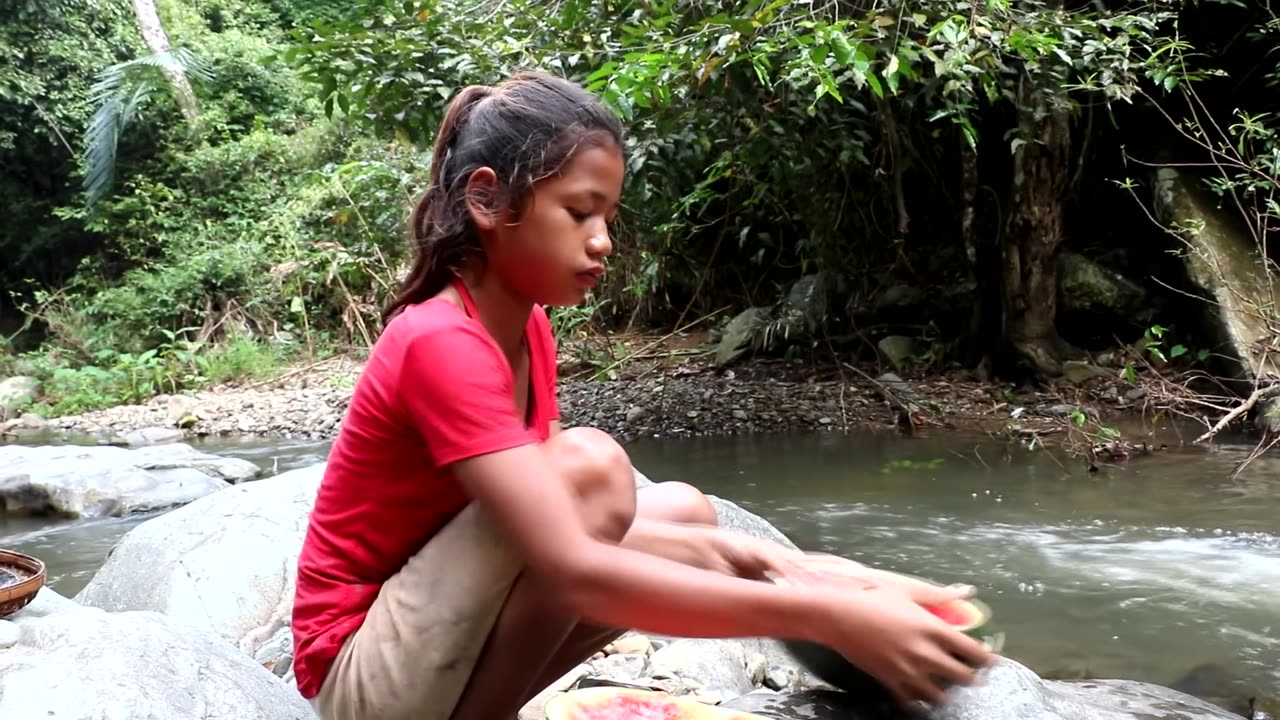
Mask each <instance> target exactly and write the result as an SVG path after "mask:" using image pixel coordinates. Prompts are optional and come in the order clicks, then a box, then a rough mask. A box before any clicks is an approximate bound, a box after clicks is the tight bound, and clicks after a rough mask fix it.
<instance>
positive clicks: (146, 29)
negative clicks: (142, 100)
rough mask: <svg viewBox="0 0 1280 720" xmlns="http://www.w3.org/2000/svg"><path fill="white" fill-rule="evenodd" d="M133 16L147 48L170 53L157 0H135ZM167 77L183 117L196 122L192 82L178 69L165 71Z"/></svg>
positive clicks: (167, 37) (196, 113)
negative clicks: (135, 17)
mask: <svg viewBox="0 0 1280 720" xmlns="http://www.w3.org/2000/svg"><path fill="white" fill-rule="evenodd" d="M133 14H134V15H136V16H137V18H138V32H139V33H140V34H141V35H142V41H143V42H144V43H146V44H147V48H148V49H149V50H151V52H153V53H167V52H169V36H168V35H167V34H166V33H165V31H164V25H161V24H160V13H159V12H157V11H156V3H155V0H133ZM165 75H167V76H168V78H169V82H170V83H171V84H172V85H173V92H174V96H175V97H176V98H177V100H178V107H179V108H180V109H181V110H182V117H184V118H186V120H187V122H188V123H190V122H194V121H195V119H196V118H197V117H199V115H200V110H199V108H198V107H197V105H196V93H195V91H194V90H192V88H191V82H190V81H189V80H187V76H186V75H185V74H184V73H183V72H182V71H181V70H178V69H176V68H175V69H167V70H165Z"/></svg>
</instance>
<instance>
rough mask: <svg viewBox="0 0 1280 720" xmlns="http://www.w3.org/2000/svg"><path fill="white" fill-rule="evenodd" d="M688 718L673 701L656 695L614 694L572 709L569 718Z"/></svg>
mask: <svg viewBox="0 0 1280 720" xmlns="http://www.w3.org/2000/svg"><path fill="white" fill-rule="evenodd" d="M687 718H689V716H688V715H686V714H685V713H684V712H682V711H681V709H680V707H679V706H678V705H676V704H675V703H673V702H664V701H663V700H662V699H661V698H658V697H652V698H650V697H641V696H638V695H621V694H619V695H614V696H612V697H610V698H608V699H606V700H605V701H604V702H600V703H592V704H591V705H583V706H580V707H577V708H574V710H573V716H572V718H571V720H686V719H687Z"/></svg>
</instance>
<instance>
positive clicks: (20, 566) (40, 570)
mask: <svg viewBox="0 0 1280 720" xmlns="http://www.w3.org/2000/svg"><path fill="white" fill-rule="evenodd" d="M0 568H8V569H13V570H17V571H18V572H19V573H20V574H21V575H27V576H29V577H27V579H26V580H22V581H20V582H18V583H16V584H14V585H6V586H5V587H0V618H2V617H8V616H10V615H12V614H14V613H16V612H18V611H19V610H21V609H22V608H24V607H26V606H27V604H28V603H30V602H31V601H32V600H34V599H35V598H36V593H38V592H40V588H42V587H44V580H45V567H44V563H43V562H41V561H39V560H37V559H35V558H33V557H31V556H30V555H23V554H22V553H17V552H13V551H11V550H0Z"/></svg>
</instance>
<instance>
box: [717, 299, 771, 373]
mask: <svg viewBox="0 0 1280 720" xmlns="http://www.w3.org/2000/svg"><path fill="white" fill-rule="evenodd" d="M772 317H773V308H769V307H751V308H747V309H746V310H743V311H742V312H740V313H738V314H737V315H736V316H735V317H734V318H733V319H732V320H730V321H729V324H728V325H726V326H725V329H724V334H723V335H722V336H721V337H720V343H719V345H717V347H716V365H720V366H724V365H728V364H729V363H731V362H733V361H734V360H737V359H738V358H740V357H742V355H743V354H744V353H746V352H747V351H748V350H750V349H751V348H752V347H753V346H755V344H756V342H757V338H758V336H759V335H760V334H761V333H763V331H764V327H765V326H766V325H768V324H769V322H770V320H771V319H772Z"/></svg>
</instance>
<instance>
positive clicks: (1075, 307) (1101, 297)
mask: <svg viewBox="0 0 1280 720" xmlns="http://www.w3.org/2000/svg"><path fill="white" fill-rule="evenodd" d="M1058 303H1059V305H1058V307H1059V308H1061V309H1062V311H1063V312H1064V313H1079V314H1081V315H1089V316H1093V317H1105V318H1109V319H1115V320H1118V321H1120V322H1122V323H1126V324H1127V323H1135V322H1137V323H1144V322H1146V321H1149V320H1150V319H1151V308H1150V305H1149V302H1148V299H1147V291H1146V290H1144V289H1143V288H1142V286H1141V285H1138V284H1137V283H1135V282H1133V281H1132V280H1130V279H1129V278H1127V277H1125V276H1123V275H1121V274H1120V273H1118V272H1116V271H1114V270H1111V269H1110V268H1106V267H1103V266H1102V265H1099V264H1098V263H1096V262H1094V261H1093V260H1090V259H1089V258H1087V257H1085V256H1083V255H1081V254H1079V253H1074V252H1062V253H1059V255H1058Z"/></svg>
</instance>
